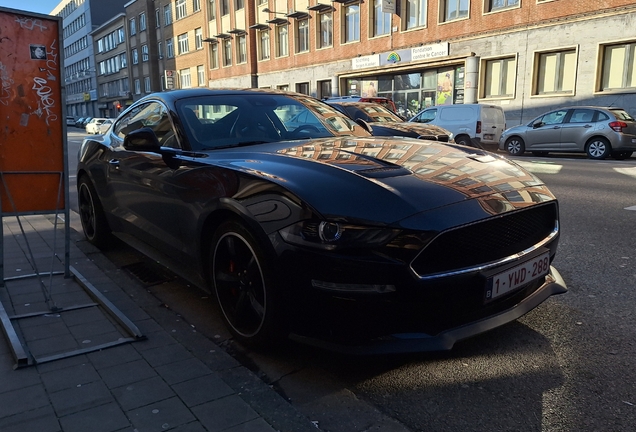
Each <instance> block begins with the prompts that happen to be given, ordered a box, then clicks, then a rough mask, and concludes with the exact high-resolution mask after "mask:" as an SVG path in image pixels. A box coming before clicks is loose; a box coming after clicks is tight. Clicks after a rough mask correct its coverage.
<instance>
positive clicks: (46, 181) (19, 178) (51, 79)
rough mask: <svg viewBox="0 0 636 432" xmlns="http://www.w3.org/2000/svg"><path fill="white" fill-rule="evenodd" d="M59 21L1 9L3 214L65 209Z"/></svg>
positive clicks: (0, 157)
mask: <svg viewBox="0 0 636 432" xmlns="http://www.w3.org/2000/svg"><path fill="white" fill-rule="evenodd" d="M61 25H62V20H61V18H58V17H53V16H48V15H39V14H33V13H29V12H22V11H16V10H12V9H0V171H1V172H2V178H3V179H4V184H3V185H0V195H1V200H2V201H1V204H2V212H3V213H9V212H18V213H26V212H33V211H42V212H45V211H54V210H61V209H64V199H63V198H64V193H63V192H62V196H61V198H62V200H61V201H60V202H59V203H58V190H59V181H60V175H61V176H62V177H63V181H64V182H66V178H64V175H63V173H64V155H65V151H64V149H65V137H64V136H63V133H64V127H63V124H64V123H63V122H64V121H65V118H64V110H63V104H64V101H63V100H62V79H63V74H62V71H61V69H62V55H63V53H61V52H60V46H61V45H62V44H61V41H60V27H61ZM56 173H60V174H56ZM64 187H65V185H64V184H63V186H62V188H64ZM7 190H8V192H9V194H10V196H9V195H8V194H7ZM62 190H64V189H62ZM12 202H13V203H15V206H16V208H15V209H14V208H13V205H12Z"/></svg>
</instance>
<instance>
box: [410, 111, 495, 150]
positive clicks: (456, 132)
mask: <svg viewBox="0 0 636 432" xmlns="http://www.w3.org/2000/svg"><path fill="white" fill-rule="evenodd" d="M409 121H411V122H417V123H430V124H434V125H437V126H440V127H443V128H444V129H447V130H449V131H451V132H452V133H453V137H454V139H455V142H456V143H458V144H462V145H469V146H473V147H477V148H483V149H486V150H496V149H497V147H498V146H499V137H500V136H501V134H502V132H503V131H504V130H505V129H506V115H505V114H504V111H503V109H502V108H501V107H500V106H498V105H486V104H455V105H437V106H432V107H429V108H426V109H424V110H423V111H420V112H419V113H418V114H417V115H416V116H415V117H413V118H412V119H410V120H409Z"/></svg>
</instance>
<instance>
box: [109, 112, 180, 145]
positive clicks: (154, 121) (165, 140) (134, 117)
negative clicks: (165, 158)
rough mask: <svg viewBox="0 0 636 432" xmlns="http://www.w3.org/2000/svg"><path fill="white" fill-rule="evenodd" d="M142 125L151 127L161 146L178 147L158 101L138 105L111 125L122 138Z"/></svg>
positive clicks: (168, 121) (167, 117)
mask: <svg viewBox="0 0 636 432" xmlns="http://www.w3.org/2000/svg"><path fill="white" fill-rule="evenodd" d="M143 127H148V128H150V129H152V130H153V131H154V132H155V134H156V135H157V139H158V140H159V143H160V144H161V145H162V146H164V147H173V148H180V145H179V143H178V142H177V140H176V138H175V135H174V129H173V127H172V123H171V122H170V117H169V116H168V112H167V110H166V108H165V107H164V106H163V105H162V104H160V103H158V102H150V103H147V104H143V105H138V106H137V107H135V108H134V109H132V110H131V111H129V112H128V113H126V115H124V116H123V117H122V118H120V119H119V120H118V121H117V123H116V124H115V126H114V127H113V133H114V134H115V135H117V136H118V137H119V138H121V139H124V138H125V137H126V135H128V134H129V133H130V132H132V131H134V130H137V129H141V128H143Z"/></svg>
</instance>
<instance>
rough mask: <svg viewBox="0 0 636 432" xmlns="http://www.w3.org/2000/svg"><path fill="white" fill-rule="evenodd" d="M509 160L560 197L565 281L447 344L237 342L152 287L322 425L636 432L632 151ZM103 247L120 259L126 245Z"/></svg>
mask: <svg viewBox="0 0 636 432" xmlns="http://www.w3.org/2000/svg"><path fill="white" fill-rule="evenodd" d="M70 135H72V134H70ZM73 139H75V138H73ZM70 147H71V139H69V155H74V154H76V150H75V153H73V151H72V150H71V149H70ZM516 160H518V161H519V162H520V163H521V164H523V165H524V166H525V167H526V168H528V169H529V170H531V171H533V172H534V173H535V174H537V175H538V176H539V177H540V178H541V179H543V180H544V181H545V182H546V183H547V184H548V186H549V187H550V188H551V190H552V191H553V192H554V193H555V194H556V195H557V197H558V198H559V201H560V213H561V225H562V231H561V233H562V234H561V241H560V246H559V252H558V254H557V258H556V260H555V262H554V265H555V266H556V267H557V268H558V270H559V271H560V272H561V274H562V276H563V277H564V279H565V280H566V282H567V284H568V287H569V292H568V293H567V294H564V295H561V296H556V297H553V298H551V299H549V300H548V301H547V302H545V303H544V304H542V305H541V306H540V307H538V308H537V309H535V310H533V311H532V312H530V313H529V314H527V315H526V316H524V317H522V318H521V319H520V320H518V321H517V322H514V323H511V324H509V325H507V326H504V327H502V328H499V329H496V330H494V331H491V332H489V333H487V334H484V335H481V336H478V337H475V338H472V339H469V340H466V341H463V342H460V343H458V344H457V345H456V346H455V348H454V349H453V350H452V351H450V352H447V353H435V354H420V355H404V356H402V355H400V356H382V357H344V356H338V355H334V354H331V353H326V352H323V351H320V350H317V349H313V348H310V347H306V346H302V345H298V344H294V343H290V344H289V345H288V346H286V347H284V348H282V349H280V350H278V351H276V352H267V353H258V352H252V351H244V350H242V349H241V347H240V346H238V345H235V344H233V343H232V341H231V340H230V339H229V335H228V333H227V330H225V327H224V326H223V324H222V322H221V321H220V319H219V317H218V315H216V316H215V314H214V313H210V311H211V310H213V309H214V306H211V305H210V300H209V298H207V296H205V295H204V294H202V293H201V292H198V291H197V290H195V289H193V288H191V287H188V286H187V284H185V283H184V284H183V289H179V290H174V289H173V290H170V291H165V290H162V288H161V286H154V287H149V288H148V289H149V290H150V291H151V292H152V293H153V294H155V295H156V296H157V298H158V299H160V301H162V302H163V303H164V304H166V305H169V307H170V308H172V309H173V310H174V311H175V312H176V313H179V314H180V315H181V316H182V317H183V318H184V319H185V320H187V321H188V322H189V323H191V325H193V326H194V327H196V328H197V331H199V332H201V333H203V334H205V335H206V336H207V337H209V338H213V339H214V341H215V342H217V343H220V344H221V345H223V346H225V347H226V349H228V350H229V351H230V352H232V353H233V354H235V355H236V356H237V357H238V358H239V359H240V360H241V361H242V362H243V363H244V364H246V365H247V366H249V367H251V368H252V369H254V370H255V371H257V372H258V373H259V374H260V375H261V377H262V378H263V379H264V380H265V381H267V382H268V383H270V384H271V385H272V386H274V387H275V388H277V389H278V390H279V391H280V392H281V393H282V394H283V395H284V396H285V397H286V398H287V399H288V400H289V401H290V403H292V404H294V405H295V406H296V407H297V408H298V409H299V410H300V411H302V412H303V413H305V414H306V415H307V417H308V418H310V419H311V420H313V421H315V422H316V423H317V424H318V426H319V427H320V429H321V430H323V431H331V432H357V431H360V432H362V431H365V432H366V431H382V432H404V431H427V432H432V431H471V432H472V431H519V432H525V431H549V432H553V431H608V432H609V431H612V432H622V431H633V430H634V428H635V426H634V425H636V386H635V385H634V383H636V371H635V370H634V369H635V366H636V362H635V361H634V358H636V338H635V337H634V334H635V330H634V329H636V311H635V307H634V306H635V305H636V291H635V290H634V288H635V287H636V192H635V191H636V158H633V157H632V158H631V159H629V160H626V161H614V160H607V161H591V160H587V159H584V158H578V157H546V158H535V157H529V156H528V157H524V158H517V159H516ZM71 175H72V176H73V175H74V171H71ZM73 181H74V179H73V178H72V179H71V183H73ZM72 187H73V188H74V184H73V185H72ZM71 202H72V203H73V199H72V200H71ZM72 206H73V204H72ZM109 254H112V255H111V259H113V260H114V261H115V262H117V261H118V260H121V259H122V257H125V256H126V255H128V254H130V251H129V250H126V249H125V248H123V247H122V249H120V250H118V251H117V250H116V251H111V252H109Z"/></svg>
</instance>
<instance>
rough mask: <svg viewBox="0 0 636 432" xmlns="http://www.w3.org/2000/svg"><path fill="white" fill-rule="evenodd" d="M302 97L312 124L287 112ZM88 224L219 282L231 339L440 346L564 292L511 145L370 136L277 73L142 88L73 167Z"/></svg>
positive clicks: (95, 239) (540, 208)
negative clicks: (288, 123)
mask: <svg viewBox="0 0 636 432" xmlns="http://www.w3.org/2000/svg"><path fill="white" fill-rule="evenodd" d="M302 110H307V111H308V112H310V113H312V115H313V116H314V117H315V120H314V121H312V122H310V123H315V122H318V123H320V124H321V125H322V129H320V128H317V127H316V126H314V125H312V124H309V123H308V124H300V125H296V126H295V127H294V128H290V129H287V128H286V127H285V124H284V121H283V119H288V118H290V117H291V115H290V113H297V112H299V111H302ZM77 184H78V201H79V208H80V216H81V221H82V225H83V228H84V233H85V235H86V237H87V239H88V240H89V241H91V242H92V243H94V244H96V245H98V246H103V245H107V244H108V242H109V240H110V239H111V236H112V235H113V234H117V236H119V237H120V238H122V239H124V240H126V241H127V242H128V243H130V244H132V245H134V246H136V247H138V248H140V250H143V251H145V253H147V254H148V255H149V256H151V257H152V258H153V259H156V260H158V261H160V262H161V263H163V264H164V265H166V266H167V267H169V268H171V269H172V270H174V271H176V272H178V273H179V274H180V275H182V276H184V277H186V278H187V279H189V280H190V281H192V282H193V283H195V284H197V285H199V286H201V287H204V288H209V289H210V290H211V291H212V292H214V293H215V296H216V298H217V300H218V303H219V305H220V308H221V310H222V312H223V315H224V318H225V320H226V322H227V324H228V326H229V328H230V330H231V331H232V332H233V334H234V335H235V336H236V337H237V338H238V339H239V340H241V341H243V342H248V343H254V344H270V343H273V342H277V341H280V340H281V339H284V338H285V337H286V336H288V335H290V334H291V335H293V336H294V337H295V338H297V339H301V340H303V341H305V342H310V343H316V344H319V345H321V346H323V347H329V348H332V349H341V350H343V351H348V352H386V351H422V350H445V349H450V348H452V346H453V345H454V343H455V342H456V341H458V340H460V339H464V338H467V337H470V336H472V335H475V334H478V333H481V332H484V331H487V330H489V329H492V328H494V327H497V326H500V325H503V324H505V323H507V322H510V321H513V320H515V319H516V318H519V317H520V316H522V315H523V314H524V313H526V312H528V311H529V310H531V309H533V308H534V307H536V306H537V305H539V304H540V303H541V302H543V301H544V300H546V299H547V298H548V297H550V296H551V295H553V294H557V293H563V292H565V291H566V287H565V283H564V282H563V280H562V279H561V277H560V276H559V273H558V272H557V271H556V270H555V269H554V268H553V267H551V266H550V263H551V262H552V260H553V259H554V256H555V253H556V250H557V243H558V239H559V209H558V203H557V200H556V199H555V197H554V196H553V194H552V193H551V192H550V191H549V190H548V189H547V187H546V186H545V185H544V184H543V183H542V182H541V180H539V179H538V178H536V177H535V176H534V175H532V174H531V173H529V172H526V171H524V170H523V169H522V168H521V167H519V166H518V165H516V164H514V163H512V162H509V161H507V160H506V159H504V158H503V157H500V156H496V155H492V154H488V153H485V152H483V151H481V150H477V149H472V148H468V147H463V146H459V145H456V144H452V143H450V144H449V143H443V144H442V143H438V142H435V141H427V140H419V139H411V138H395V139H394V138H378V137H372V136H370V135H369V133H368V132H367V131H366V130H365V129H364V128H362V127H361V126H360V125H358V124H356V123H355V122H354V121H353V120H351V119H350V118H349V117H347V116H345V115H344V114H342V113H341V112H339V111H338V110H336V109H335V108H333V107H331V106H330V105H327V104H325V103H324V102H321V101H319V100H316V99H314V98H311V97H309V96H306V95H302V94H295V93H288V92H278V91H275V90H262V89H246V90H211V89H191V90H178V91H172V92H165V93H157V94H151V95H148V96H146V97H144V98H142V99H141V100H139V101H137V102H135V103H134V104H133V105H132V106H131V107H130V108H128V109H127V110H126V111H124V112H123V113H122V114H121V115H120V116H119V118H118V119H117V120H116V121H115V123H114V124H113V126H112V127H111V128H110V129H109V131H108V133H107V134H106V135H104V136H91V137H87V138H85V140H84V142H83V144H82V146H81V149H80V153H79V164H78V169H77Z"/></svg>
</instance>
